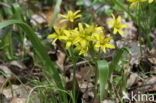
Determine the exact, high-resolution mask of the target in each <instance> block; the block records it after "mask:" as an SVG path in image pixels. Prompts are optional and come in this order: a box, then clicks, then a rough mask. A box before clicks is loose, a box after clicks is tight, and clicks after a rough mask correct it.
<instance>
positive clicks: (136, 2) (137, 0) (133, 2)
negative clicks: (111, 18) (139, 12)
mask: <svg viewBox="0 0 156 103" xmlns="http://www.w3.org/2000/svg"><path fill="white" fill-rule="evenodd" d="M127 1H129V2H131V4H130V8H132V7H135V6H138V5H140V3H141V2H148V3H152V2H153V1H154V0H127Z"/></svg>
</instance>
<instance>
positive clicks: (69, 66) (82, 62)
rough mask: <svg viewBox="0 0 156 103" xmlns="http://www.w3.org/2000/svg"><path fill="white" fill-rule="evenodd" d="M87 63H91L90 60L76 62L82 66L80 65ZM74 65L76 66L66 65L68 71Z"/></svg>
mask: <svg viewBox="0 0 156 103" xmlns="http://www.w3.org/2000/svg"><path fill="white" fill-rule="evenodd" d="M87 63H89V62H88V61H81V62H78V63H76V66H80V65H83V64H87ZM73 66H74V65H73V64H70V65H67V66H65V68H66V71H67V70H69V69H70V68H72V67H73Z"/></svg>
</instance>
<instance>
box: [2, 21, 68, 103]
mask: <svg viewBox="0 0 156 103" xmlns="http://www.w3.org/2000/svg"><path fill="white" fill-rule="evenodd" d="M13 24H18V25H19V26H20V27H21V28H22V29H23V30H24V31H25V32H26V36H27V38H28V39H29V40H30V41H31V43H32V45H33V48H34V50H35V52H36V54H37V55H38V56H39V58H40V60H41V62H42V64H43V66H44V68H45V69H46V71H48V72H50V73H51V75H52V77H53V79H54V81H55V83H56V86H57V87H58V88H60V89H64V87H63V84H62V82H61V79H60V76H59V73H58V71H57V69H56V68H55V67H54V64H53V63H52V61H51V60H50V58H49V56H48V54H47V51H46V50H45V48H44V45H43V44H42V43H41V40H40V39H39V38H38V37H37V36H36V34H35V33H34V32H33V30H32V29H31V27H30V26H29V25H27V24H26V23H24V22H22V21H20V20H7V21H3V22H1V23H0V29H2V28H4V27H7V26H9V25H13ZM63 98H64V101H65V100H66V97H65V95H64V96H63Z"/></svg>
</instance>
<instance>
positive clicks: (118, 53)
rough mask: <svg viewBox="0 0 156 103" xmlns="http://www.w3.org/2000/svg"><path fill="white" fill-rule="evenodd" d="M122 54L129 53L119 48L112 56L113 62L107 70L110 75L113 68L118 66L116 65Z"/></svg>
mask: <svg viewBox="0 0 156 103" xmlns="http://www.w3.org/2000/svg"><path fill="white" fill-rule="evenodd" d="M124 52H129V51H128V49H127V48H121V49H118V50H117V52H116V53H115V55H114V56H113V60H112V62H111V64H110V66H109V70H110V72H109V73H110V74H109V75H111V73H112V72H113V71H114V70H115V68H116V67H117V66H118V63H119V61H120V59H121V58H122V55H123V53H124Z"/></svg>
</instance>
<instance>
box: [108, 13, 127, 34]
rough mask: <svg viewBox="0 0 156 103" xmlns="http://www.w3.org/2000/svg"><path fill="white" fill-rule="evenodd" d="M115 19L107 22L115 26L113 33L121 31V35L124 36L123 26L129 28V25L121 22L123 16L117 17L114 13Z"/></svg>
mask: <svg viewBox="0 0 156 103" xmlns="http://www.w3.org/2000/svg"><path fill="white" fill-rule="evenodd" d="M112 17H113V20H112V21H109V22H107V24H108V25H110V26H111V27H112V28H113V34H117V33H119V34H120V35H121V36H124V32H123V30H122V29H123V28H127V27H128V26H127V25H126V24H123V23H122V22H121V17H120V16H118V17H117V18H115V16H114V15H113V14H112Z"/></svg>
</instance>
